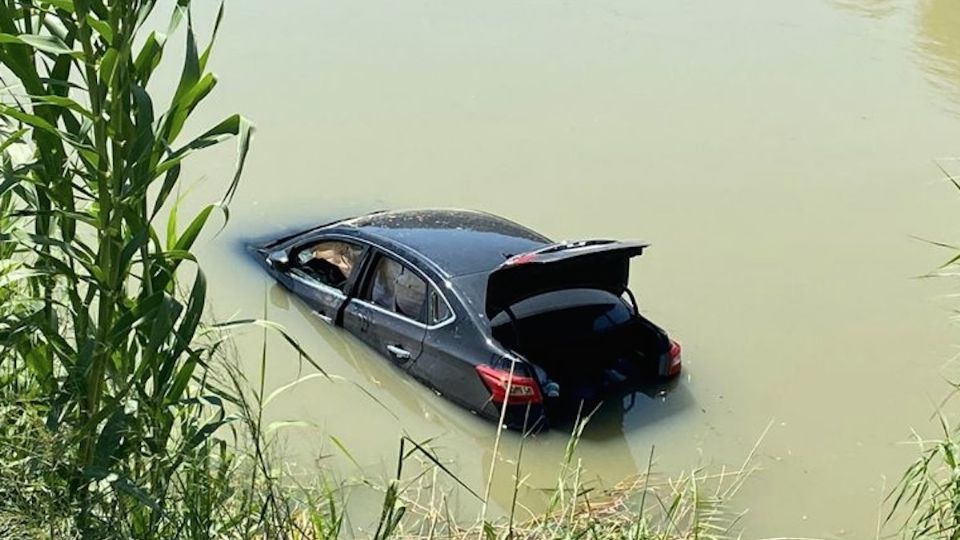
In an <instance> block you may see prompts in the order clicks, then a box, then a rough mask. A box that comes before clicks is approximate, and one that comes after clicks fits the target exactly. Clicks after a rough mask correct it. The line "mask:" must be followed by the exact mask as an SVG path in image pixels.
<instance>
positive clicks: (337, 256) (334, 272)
mask: <svg viewBox="0 0 960 540" xmlns="http://www.w3.org/2000/svg"><path fill="white" fill-rule="evenodd" d="M362 253H363V248H362V247H360V246H358V245H356V244H352V243H350V242H343V241H340V240H325V241H321V242H317V243H315V244H312V245H307V246H305V247H304V248H302V249H301V250H300V251H299V252H298V253H297V261H296V264H297V265H296V269H297V270H299V271H300V272H302V273H304V274H306V275H307V276H309V277H311V278H313V279H315V280H317V281H319V282H320V283H323V284H324V285H329V286H331V287H335V288H337V289H340V290H341V291H342V290H343V288H344V287H345V286H346V284H347V279H348V278H349V277H350V274H352V273H353V271H354V269H355V268H356V267H357V263H359V262H360V255H361V254H362Z"/></svg>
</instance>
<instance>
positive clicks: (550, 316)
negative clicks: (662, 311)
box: [491, 289, 669, 405]
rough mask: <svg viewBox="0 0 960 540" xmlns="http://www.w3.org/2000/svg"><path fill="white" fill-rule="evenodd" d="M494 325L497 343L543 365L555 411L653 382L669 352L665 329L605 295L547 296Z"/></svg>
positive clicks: (578, 291) (585, 292)
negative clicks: (665, 355)
mask: <svg viewBox="0 0 960 540" xmlns="http://www.w3.org/2000/svg"><path fill="white" fill-rule="evenodd" d="M491 322H492V324H493V326H492V330H493V337H494V338H495V339H497V340H498V341H499V342H500V343H501V344H502V345H504V346H505V347H507V348H509V349H511V350H513V351H514V352H517V353H519V354H520V355H522V356H523V357H524V358H526V359H527V361H529V362H530V363H531V364H533V365H534V366H536V368H537V378H538V379H539V380H540V384H541V388H543V390H544V393H545V398H546V399H547V401H549V402H552V403H555V404H560V403H565V404H568V405H570V404H575V405H579V404H580V402H586V403H595V402H598V401H600V400H602V399H603V397H604V395H606V393H607V392H609V391H610V390H611V389H612V387H623V386H626V385H630V384H631V383H634V384H636V383H637V382H642V381H644V380H649V379H650V378H652V377H654V376H656V373H657V367H658V365H659V361H660V358H661V356H662V355H663V354H664V353H665V352H667V350H668V348H669V341H668V339H667V337H666V335H665V334H664V332H663V331H662V330H660V329H659V328H658V327H657V326H656V325H654V324H653V323H651V322H650V321H648V320H646V319H645V318H643V317H642V316H640V315H636V314H635V313H634V310H633V308H632V306H628V305H627V304H626V303H625V302H624V301H623V300H621V298H619V297H617V296H614V295H612V294H610V293H607V292H604V291H597V290H588V289H573V290H564V291H558V292H553V293H549V294H545V295H541V296H538V297H534V298H532V299H528V300H524V301H522V302H519V303H517V304H515V305H514V306H511V308H510V309H508V310H507V311H505V312H503V313H500V314H499V315H497V316H496V317H494V319H493V321H491ZM551 383H553V384H554V385H555V386H553V387H550V386H549V385H550V384H551ZM551 389H553V390H557V392H555V393H556V394H558V395H556V396H553V395H551V394H553V393H554V392H551V391H550V390H551Z"/></svg>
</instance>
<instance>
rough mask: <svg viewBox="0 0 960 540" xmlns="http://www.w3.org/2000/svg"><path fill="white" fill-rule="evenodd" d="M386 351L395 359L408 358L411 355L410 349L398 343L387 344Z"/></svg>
mask: <svg viewBox="0 0 960 540" xmlns="http://www.w3.org/2000/svg"><path fill="white" fill-rule="evenodd" d="M387 352H389V353H390V354H391V355H392V356H393V357H394V358H396V359H397V360H409V359H410V356H411V355H410V351H408V350H406V349H404V348H403V347H401V346H399V345H387Z"/></svg>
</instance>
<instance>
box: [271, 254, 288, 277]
mask: <svg viewBox="0 0 960 540" xmlns="http://www.w3.org/2000/svg"><path fill="white" fill-rule="evenodd" d="M267 264H268V265H270V268H273V269H274V270H278V271H281V272H282V271H284V270H287V269H288V268H290V257H288V256H287V252H286V251H284V250H279V251H273V252H271V253H270V254H269V255H267Z"/></svg>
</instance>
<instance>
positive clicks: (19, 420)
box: [0, 0, 251, 538]
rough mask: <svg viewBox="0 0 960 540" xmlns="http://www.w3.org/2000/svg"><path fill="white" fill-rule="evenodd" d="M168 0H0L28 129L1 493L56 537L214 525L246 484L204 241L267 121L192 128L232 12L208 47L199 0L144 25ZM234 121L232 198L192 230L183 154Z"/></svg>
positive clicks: (15, 114) (13, 215)
mask: <svg viewBox="0 0 960 540" xmlns="http://www.w3.org/2000/svg"><path fill="white" fill-rule="evenodd" d="M154 7H155V2H154V1H153V0H129V1H123V2H119V1H116V2H107V1H103V0H56V1H49V2H34V1H25V0H2V1H0V64H2V68H0V75H2V76H3V84H4V87H3V90H2V94H0V115H2V117H3V119H4V121H5V124H8V125H13V128H12V129H8V130H6V132H5V134H4V137H3V140H0V150H2V151H3V155H4V159H3V179H2V183H0V210H2V212H3V213H2V215H0V234H2V237H0V254H2V255H3V257H4V263H5V266H4V270H5V277H6V279H5V280H4V281H3V282H2V285H0V295H6V296H8V297H9V298H7V299H6V300H5V301H4V308H3V310H2V315H3V319H2V321H0V377H3V379H4V380H5V381H8V384H6V385H4V387H3V388H0V393H2V394H3V395H2V404H3V411H2V414H3V420H4V423H3V426H4V427H5V428H8V429H7V430H6V432H5V433H4V434H3V440H2V442H0V452H2V462H3V463H4V466H5V469H4V471H2V472H0V474H3V473H6V474H7V475H8V476H6V477H5V478H4V479H3V480H4V481H3V482H0V484H3V485H2V487H0V490H3V492H2V493H0V500H4V501H5V502H7V503H10V504H13V503H11V501H20V503H17V504H19V506H18V507H17V508H19V510H21V511H22V510H24V509H28V510H33V515H32V516H31V515H30V513H29V512H21V513H20V514H19V515H16V519H17V520H19V521H20V522H23V521H24V520H26V521H27V522H30V523H32V524H30V527H34V528H36V529H37V530H45V531H47V532H48V533H49V534H50V535H51V536H60V535H64V536H71V535H74V534H76V535H80V536H83V537H100V536H104V537H137V538H150V537H174V536H188V537H204V536H209V535H210V534H212V533H214V532H215V527H216V524H215V523H213V521H212V517H211V516H213V515H215V514H216V513H217V512H218V511H219V509H221V508H223V507H224V505H225V498H226V497H228V495H229V493H230V491H231V489H232V486H230V485H229V483H228V479H230V478H231V476H230V470H231V468H233V467H235V466H236V463H235V462H234V461H233V457H232V456H231V454H230V453H229V452H228V450H227V449H226V447H225V445H224V443H223V442H222V441H219V440H215V439H213V438H212V437H211V435H212V434H213V433H214V432H215V431H216V430H217V429H218V428H220V427H221V426H224V425H225V424H226V423H227V422H228V421H229V418H228V416H227V414H226V409H225V406H224V404H225V401H226V399H227V398H228V396H227V394H223V393H219V392H217V391H216V390H215V389H214V387H212V386H210V385H208V384H207V383H206V380H205V370H206V367H207V366H208V365H209V364H210V362H211V361H212V359H213V358H214V357H215V355H216V353H217V351H218V348H219V346H220V341H219V340H218V339H204V336H203V333H204V330H203V326H202V324H201V319H202V316H203V310H204V303H205V297H206V282H205V278H204V275H203V273H202V271H200V270H199V268H197V267H196V266H195V265H193V263H195V258H194V256H193V254H192V252H191V249H192V247H193V245H194V242H195V241H196V240H197V238H198V236H199V235H200V233H201V231H202V230H203V229H204V227H205V226H206V224H207V221H208V220H209V218H210V216H211V214H212V213H213V211H214V210H216V209H220V210H223V211H224V214H225V215H226V209H227V204H228V203H229V201H230V199H231V197H232V195H233V193H234V191H235V190H236V188H237V182H238V180H239V175H240V172H241V171H242V168H243V162H244V159H245V156H246V153H247V149H248V146H249V141H250V132H251V129H250V123H249V122H247V121H246V120H245V119H243V118H242V117H240V116H239V115H234V116H231V117H228V118H226V119H224V120H223V121H222V122H220V123H219V124H217V125H216V126H214V127H212V128H210V129H209V130H207V131H206V132H204V133H203V134H202V135H200V136H199V137H197V138H195V139H193V140H189V141H183V140H181V138H180V135H181V132H182V130H183V127H184V125H185V123H186V122H187V120H188V118H189V116H190V115H191V113H192V112H193V111H194V109H195V108H196V107H197V106H198V105H199V104H200V103H201V102H202V101H203V99H204V98H206V97H207V96H208V95H209V94H210V92H211V91H212V90H213V88H214V87H215V86H216V77H214V76H213V75H212V74H211V73H209V72H207V70H206V67H207V61H208V59H209V57H210V51H211V48H210V47H211V45H212V42H213V39H214V37H215V36H216V29H217V27H218V26H219V24H220V20H221V16H222V13H223V11H222V8H221V11H220V13H219V14H218V16H217V20H216V22H215V23H214V31H213V37H211V39H210V43H208V44H207V45H206V46H204V47H202V48H201V47H200V45H198V42H197V39H196V36H195V34H194V31H193V22H192V20H191V17H190V11H189V2H188V1H186V0H181V1H179V2H178V3H177V5H176V7H175V8H174V10H173V13H172V16H171V18H170V23H169V27H168V32H167V34H163V33H160V32H151V33H149V34H148V35H145V36H140V34H141V33H142V32H143V25H144V22H145V21H146V20H147V18H148V17H149V15H150V14H151V12H152V11H153V9H154ZM184 26H185V31H184V32H183V34H185V40H186V54H185V58H184V60H183V66H182V70H181V75H180V80H179V84H178V85H177V88H176V91H175V92H174V95H173V97H172V99H171V101H170V103H169V104H168V105H167V106H166V107H165V108H159V109H158V104H157V103H154V98H153V97H152V96H151V93H150V82H151V78H152V76H153V73H154V70H155V69H156V67H157V66H158V64H159V62H160V61H161V59H162V57H163V54H164V49H165V44H166V41H167V38H168V35H172V34H174V33H178V31H179V30H181V29H183V27H184ZM229 137H236V139H237V141H238V161H237V167H236V173H235V175H234V176H233V177H232V178H231V179H229V180H228V181H227V182H226V185H227V187H226V189H225V193H224V197H223V200H221V201H220V202H218V203H216V204H212V205H209V206H207V207H206V208H204V209H203V210H201V211H200V212H199V213H198V214H197V215H195V216H192V219H190V220H189V221H188V222H187V224H186V226H185V227H183V226H182V224H181V223H178V212H177V201H176V200H174V199H173V195H174V194H175V193H176V192H177V188H178V183H179V178H180V172H181V168H182V166H183V164H184V160H185V159H186V158H187V157H189V156H190V155H191V154H192V153H193V152H195V151H198V150H200V149H203V148H205V147H208V146H211V145H213V144H217V143H218V142H221V141H223V140H225V139H226V138H229ZM15 145H21V146H22V147H25V148H27V149H28V153H27V158H26V159H24V160H19V161H18V160H14V159H13V158H12V157H11V153H10V152H9V150H10V149H11V148H13V147H14V146H15ZM164 215H166V216H169V217H168V218H167V219H165V223H162V224H161V223H160V222H161V221H162V220H161V218H162V216H164ZM182 217H183V216H182V215H181V216H180V219H182ZM191 265H193V266H191ZM15 271H18V272H20V273H19V274H18V275H17V276H16V277H17V279H16V280H13V279H11V276H12V275H13V272H15ZM12 298H16V299H18V301H11V299H12ZM11 426H17V427H16V429H10V428H11ZM11 464H12V465H11ZM15 474H16V475H23V476H22V478H21V480H20V481H14V478H13V476H12V475H15ZM0 511H5V515H6V516H8V517H9V516H10V515H11V512H12V511H13V510H12V509H9V508H8V509H3V508H2V507H0ZM28 524H29V523H28Z"/></svg>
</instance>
